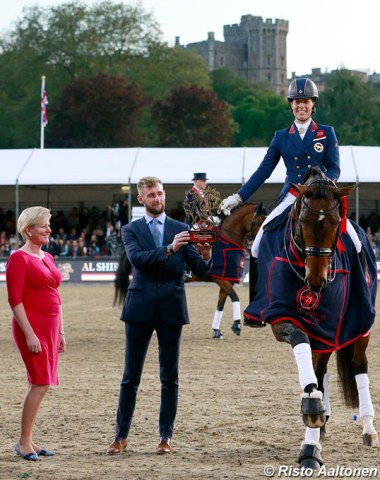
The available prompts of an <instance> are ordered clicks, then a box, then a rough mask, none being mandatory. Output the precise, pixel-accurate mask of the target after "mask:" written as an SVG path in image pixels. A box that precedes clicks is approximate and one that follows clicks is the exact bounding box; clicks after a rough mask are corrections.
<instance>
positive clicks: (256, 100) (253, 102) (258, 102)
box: [233, 90, 293, 147]
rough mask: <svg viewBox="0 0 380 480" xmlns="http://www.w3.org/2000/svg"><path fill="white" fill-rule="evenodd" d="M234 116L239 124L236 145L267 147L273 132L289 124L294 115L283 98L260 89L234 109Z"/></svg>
mask: <svg viewBox="0 0 380 480" xmlns="http://www.w3.org/2000/svg"><path fill="white" fill-rule="evenodd" d="M233 118H234V120H235V122H236V123H237V124H238V125H239V130H238V132H237V134H236V136H235V146H249V147H266V146H268V145H269V143H270V142H271V140H272V137H273V133H274V132H275V131H276V130H280V129H282V128H286V127H287V126H289V125H290V124H291V122H292V119H293V116H292V114H291V111H290V109H289V106H288V104H287V102H286V101H285V100H284V99H283V98H281V97H278V96H277V95H275V94H274V93H273V92H265V91H260V90H258V91H255V92H254V94H253V95H250V96H249V97H246V98H244V99H243V100H242V101H241V102H240V103H239V104H238V105H237V106H236V107H235V108H234V109H233Z"/></svg>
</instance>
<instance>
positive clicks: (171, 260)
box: [107, 177, 212, 455]
mask: <svg viewBox="0 0 380 480" xmlns="http://www.w3.org/2000/svg"><path fill="white" fill-rule="evenodd" d="M137 189H138V195H137V199H138V201H139V203H140V204H141V205H144V207H145V216H144V218H141V219H140V220H137V221H135V222H132V223H129V224H127V225H125V226H124V227H123V228H122V238H123V242H124V245H125V250H126V254H127V257H128V259H129V261H130V262H131V264H132V282H131V284H130V286H129V288H128V293H127V296H126V299H125V303H124V308H123V311H122V314H121V320H123V321H124V322H125V336H126V350H125V370H124V374H123V378H122V381H121V386H120V397H119V405H118V410H117V416H116V436H115V441H114V442H113V443H112V445H110V447H109V448H108V451H107V453H108V454H109V455H115V454H120V453H122V452H123V450H125V449H126V447H127V438H128V434H129V430H130V426H131V422H132V416H133V412H134V409H135V404H136V396H137V390H138V386H139V384H140V379H141V374H142V370H143V366H144V361H145V357H146V354H147V351H148V347H149V342H150V339H151V337H152V334H153V332H154V331H156V333H157V339H158V351H159V364H160V380H161V407H160V416H159V430H160V443H159V445H158V448H157V453H158V454H165V453H171V451H172V445H171V438H172V436H173V428H174V420H175V417H176V412H177V402H178V364H179V352H180V340H181V333H182V326H183V325H185V324H188V323H189V315H188V311H187V303H186V294H185V286H184V279H183V271H184V269H185V264H188V265H189V266H190V268H191V270H192V271H194V272H195V273H196V275H197V276H199V277H200V278H202V277H204V276H205V275H207V273H208V271H209V270H210V268H211V265H212V260H211V246H210V245H209V244H207V243H205V244H196V245H195V246H194V245H192V244H190V243H189V239H190V234H189V232H188V226H187V225H186V224H184V223H181V222H178V221H177V220H173V219H171V218H170V217H168V216H167V215H166V214H165V191H164V189H163V185H162V182H161V180H159V179H158V178H155V177H144V178H142V179H141V180H140V181H139V183H138V184H137ZM154 224H156V225H154Z"/></svg>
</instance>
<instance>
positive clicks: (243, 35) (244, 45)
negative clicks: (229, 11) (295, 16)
mask: <svg viewBox="0 0 380 480" xmlns="http://www.w3.org/2000/svg"><path fill="white" fill-rule="evenodd" d="M288 29H289V22H288V21H287V20H279V19H276V20H275V21H273V20H271V19H266V20H265V21H264V20H263V19H262V17H255V16H252V15H244V16H242V17H241V21H240V24H239V25H238V24H233V25H225V26H224V29H223V30H224V40H225V41H224V42H220V41H217V40H215V38H214V33H213V32H209V33H208V38H207V41H203V42H197V43H190V44H188V45H187V46H186V48H191V49H194V50H196V51H197V53H198V54H199V55H200V56H202V57H203V58H204V59H205V61H206V62H207V65H208V68H209V70H210V71H211V70H214V69H216V68H222V67H228V68H230V69H231V70H233V71H234V72H235V73H236V75H237V76H239V77H242V78H244V79H245V80H247V81H248V82H249V83H252V84H255V83H260V82H267V83H268V84H269V85H270V86H271V87H272V88H273V90H274V91H275V92H276V93H277V94H278V95H283V96H285V95H286V91H287V88H288V81H287V68H286V36H287V34H288Z"/></svg>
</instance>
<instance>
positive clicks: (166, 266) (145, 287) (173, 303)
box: [121, 216, 212, 325]
mask: <svg viewBox="0 0 380 480" xmlns="http://www.w3.org/2000/svg"><path fill="white" fill-rule="evenodd" d="M188 228H189V227H188V226H187V225H186V224H184V223H182V222H179V221H177V220H173V219H172V218H170V217H168V216H166V220H165V224H164V237H163V246H162V247H156V246H155V244H154V240H153V237H152V234H151V232H150V229H149V227H148V225H147V223H146V221H145V218H141V219H140V220H136V221H135V222H132V223H129V224H127V225H125V226H124V227H123V228H122V230H121V234H122V239H123V242H124V245H125V250H126V253H127V257H128V259H129V261H130V262H131V264H132V281H131V284H130V286H129V288H128V293H127V296H126V299H125V303H124V308H123V311H122V314H121V320H123V321H125V322H148V321H150V320H152V319H153V318H155V317H156V316H157V314H158V315H159V318H160V319H161V320H163V321H164V322H166V323H174V324H180V325H183V324H187V323H190V321H189V315H188V310H187V303H186V293H185V284H184V270H185V264H187V265H188V266H189V268H190V269H191V270H192V271H193V272H194V273H195V274H196V276H197V277H199V278H203V277H204V276H205V275H207V273H208V271H209V270H210V268H211V266H212V260H211V261H210V262H208V263H206V262H205V261H204V260H203V259H202V257H201V255H200V253H199V252H198V250H197V249H196V248H195V247H194V245H191V244H188V245H185V246H183V247H181V248H180V249H179V250H178V252H176V253H173V254H171V255H170V256H169V257H167V256H166V246H167V245H169V244H170V243H171V242H172V241H173V238H174V236H175V235H176V234H177V233H179V232H182V231H184V230H188Z"/></svg>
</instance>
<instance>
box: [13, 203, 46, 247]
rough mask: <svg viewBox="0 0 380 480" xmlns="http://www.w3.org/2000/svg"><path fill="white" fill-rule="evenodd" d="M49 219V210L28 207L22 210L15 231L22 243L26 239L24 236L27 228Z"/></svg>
mask: <svg viewBox="0 0 380 480" xmlns="http://www.w3.org/2000/svg"><path fill="white" fill-rule="evenodd" d="M50 217H51V213H50V210H49V209H48V208H45V207H30V208H26V209H25V210H23V211H22V212H21V213H20V216H19V217H18V220H17V230H18V232H19V234H20V235H21V236H22V238H23V240H24V242H25V241H26V239H27V238H28V236H27V234H26V229H27V228H28V227H33V226H34V225H37V223H41V222H42V221H43V220H45V219H48V220H50Z"/></svg>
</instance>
